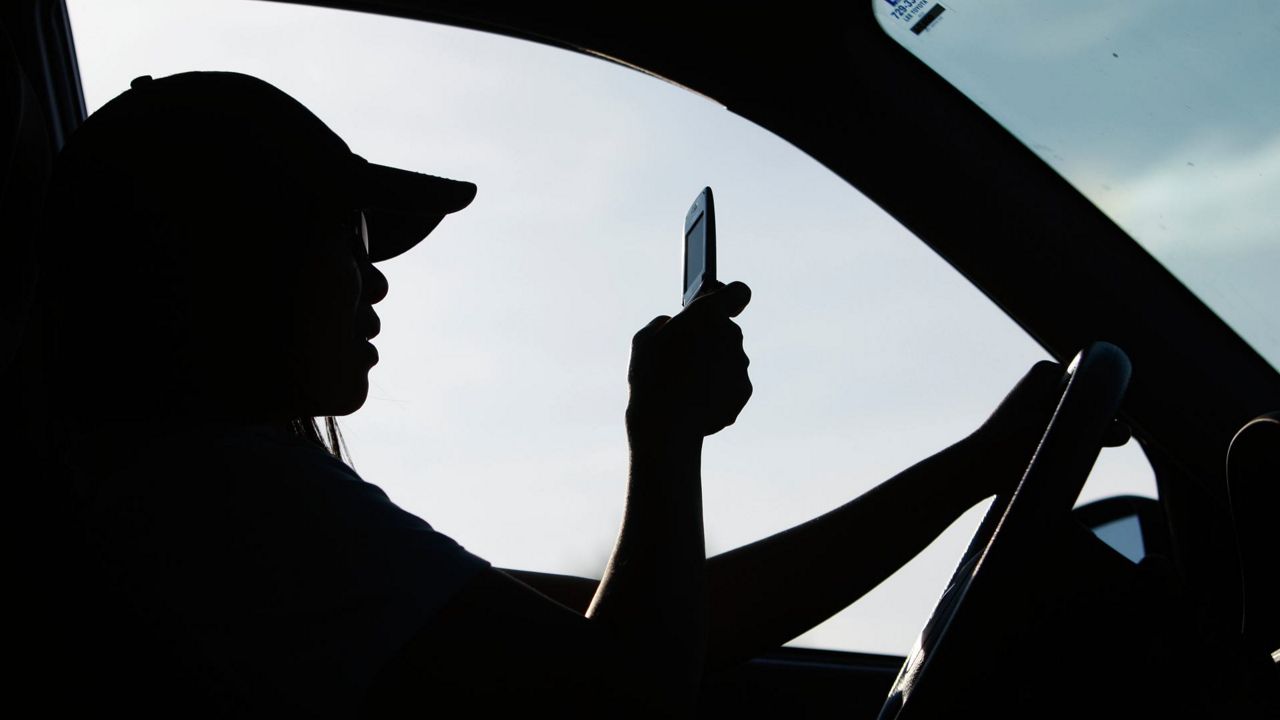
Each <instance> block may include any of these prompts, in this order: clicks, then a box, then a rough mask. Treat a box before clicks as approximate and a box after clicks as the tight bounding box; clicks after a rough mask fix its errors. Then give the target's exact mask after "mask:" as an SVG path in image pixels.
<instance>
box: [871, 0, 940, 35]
mask: <svg viewBox="0 0 1280 720" xmlns="http://www.w3.org/2000/svg"><path fill="white" fill-rule="evenodd" d="M884 1H885V2H886V3H888V4H889V6H890V7H892V8H893V9H892V10H890V11H889V17H890V18H892V19H894V20H899V21H901V22H903V23H904V24H906V26H907V27H909V28H911V32H913V33H915V34H916V35H919V34H920V33H922V32H924V31H925V30H928V29H929V28H930V27H931V26H932V25H933V24H934V23H935V22H937V20H938V17H939V16H940V15H942V13H943V12H945V11H946V8H945V7H943V6H942V5H940V4H939V3H936V2H934V1H933V0H884Z"/></svg>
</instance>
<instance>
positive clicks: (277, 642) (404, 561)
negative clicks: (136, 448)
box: [140, 436, 488, 716]
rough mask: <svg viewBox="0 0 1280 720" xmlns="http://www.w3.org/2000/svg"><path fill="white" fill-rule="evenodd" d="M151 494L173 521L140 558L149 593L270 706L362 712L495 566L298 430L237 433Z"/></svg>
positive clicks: (227, 682) (211, 659)
mask: <svg viewBox="0 0 1280 720" xmlns="http://www.w3.org/2000/svg"><path fill="white" fill-rule="evenodd" d="M170 480H175V478H170ZM155 489H156V488H153V490H155ZM149 496H150V499H151V500H154V501H159V502H160V505H159V506H156V507H155V510H156V511H157V512H156V513H155V514H156V515H158V516H163V518H164V519H163V520H161V521H159V522H157V523H155V524H154V527H153V528H152V529H151V530H152V531H151V532H149V533H148V534H150V535H154V537H152V538H151V542H149V543H148V544H149V551H148V553H144V554H143V555H141V557H143V558H144V560H143V562H144V563H145V564H146V565H147V568H146V571H145V572H144V573H142V574H140V575H145V573H154V578H149V579H148V580H147V583H148V584H151V585H153V587H151V588H150V590H149V591H148V592H147V593H146V595H147V597H148V598H149V599H150V601H151V602H153V603H155V604H156V605H157V607H156V610H157V612H158V613H161V614H163V615H165V616H166V617H170V618H172V622H173V623H175V625H176V626H177V627H176V628H175V630H176V631H177V632H180V633H182V634H183V635H185V636H186V637H187V638H189V644H190V645H191V646H192V650H193V651H194V652H198V653H200V654H201V655H202V662H201V664H202V665H204V666H207V667H209V668H211V669H212V670H213V671H214V672H216V673H217V674H218V675H219V676H220V677H219V679H218V681H217V684H218V685H220V686H222V687H225V688H228V690H229V691H230V692H234V693H235V694H236V695H237V696H239V697H238V702H237V703H236V704H238V705H247V706H249V707H254V708H257V709H267V708H270V709H274V710H280V711H284V712H287V713H289V714H301V715H307V716H327V715H352V714H354V713H355V712H356V710H357V709H358V707H359V704H360V703H361V701H362V700H363V698H364V695H365V693H366V691H367V690H368V688H369V686H370V685H371V684H372V682H373V680H374V678H375V677H376V675H377V673H378V671H379V670H380V669H381V667H382V666H383V665H384V664H385V663H386V661H387V660H388V659H390V657H391V656H392V655H393V654H394V653H396V652H397V651H398V650H399V649H400V647H401V646H402V645H403V644H404V643H405V642H407V641H408V640H409V638H411V637H412V636H413V635H414V634H415V633H416V632H417V631H418V630H419V629H420V628H421V627H422V626H423V625H425V624H426V623H427V621H428V620H429V619H430V618H431V616H432V615H433V614H434V613H436V612H438V611H439V610H440V609H441V608H442V607H443V606H444V605H445V604H446V603H447V602H448V601H449V599H450V598H451V597H452V596H453V595H454V594H455V593H456V592H457V591H458V590H459V589H460V588H461V587H462V586H463V585H464V584H466V583H467V582H468V581H469V580H470V579H471V578H472V577H473V576H475V575H476V574H477V573H478V572H479V571H480V570H481V569H482V568H485V567H487V566H488V563H487V562H486V561H484V560H482V559H480V558H479V557H476V556H475V555H472V554H471V553H469V552H467V551H466V550H464V549H463V548H462V547H461V546H459V545H458V544H457V543H456V542H454V541H453V540H452V539H450V538H449V537H447V536H445V535H443V534H441V533H439V532H436V531H435V530H434V529H433V528H432V527H431V526H430V525H429V524H427V523H426V522H425V521H423V520H422V519H421V518H418V517H416V516H414V515H413V514H411V513H409V512H406V511H405V510H403V509H401V508H399V507H398V506H396V505H395V504H394V503H393V502H391V500H390V499H389V498H388V497H387V495H386V493H384V492H383V491H382V490H381V489H380V488H378V487H377V486H375V485H372V484H370V483H367V482H365V481H364V480H362V479H360V477H359V476H358V475H356V474H355V472H354V471H353V470H351V469H350V468H348V467H347V466H346V465H343V464H342V463H341V462H339V461H337V460H336V459H334V458H332V457H329V456H328V455H327V454H325V453H324V452H322V451H320V450H319V449H316V448H311V447H302V446H299V445H298V444H296V443H291V442H289V441H285V440H276V439H274V438H273V439H270V440H263V439H261V438H257V437H252V436H251V437H245V438H236V439H234V440H232V441H228V444H226V445H223V446H221V447H220V448H219V451H218V452H217V453H215V454H214V457H211V458H208V461H207V462H204V463H203V464H202V467H201V468H199V469H198V471H197V472H195V473H193V474H191V475H188V477H186V478H183V480H182V481H181V482H171V483H170V487H169V488H168V489H167V490H164V491H161V492H152V493H150V494H149ZM148 554H149V557H148Z"/></svg>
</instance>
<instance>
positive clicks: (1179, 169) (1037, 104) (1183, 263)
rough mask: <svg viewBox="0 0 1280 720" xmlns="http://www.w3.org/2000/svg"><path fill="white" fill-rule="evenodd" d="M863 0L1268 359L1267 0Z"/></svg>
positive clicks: (1272, 346)
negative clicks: (1233, 0) (1234, 0)
mask: <svg viewBox="0 0 1280 720" xmlns="http://www.w3.org/2000/svg"><path fill="white" fill-rule="evenodd" d="M874 7H875V12H876V16H877V18H878V20H879V22H880V24H881V26H882V27H883V28H884V29H885V31H886V32H888V33H889V35H890V36H891V37H893V38H894V39H896V40H897V41H898V42H899V43H901V44H902V45H903V46H904V47H906V48H907V49H908V50H910V51H911V52H912V53H913V54H915V55H916V56H917V57H919V58H920V59H921V60H923V61H924V62H926V63H928V64H929V65H930V66H931V67H932V68H933V69H934V70H936V71H937V72H938V73H939V74H941V75H942V76H943V77H945V78H946V79H947V80H948V81H949V82H951V83H952V84H953V85H955V86H956V87H957V88H958V89H960V90H961V91H962V92H964V93H965V94H967V95H968V96H969V97H970V98H971V99H972V100H973V101H974V102H976V103H977V104H978V105H979V106H981V107H982V108H983V109H984V110H986V111H987V112H988V113H990V114H991V115H992V116H993V117H994V118H995V119H997V120H999V121H1000V122H1001V123H1002V124H1003V125H1004V126H1005V127H1006V128H1007V129H1008V130H1009V131H1010V132H1012V133H1013V134H1014V135H1016V136H1017V137H1018V138H1019V139H1020V140H1021V141H1022V142H1023V143H1025V144H1026V145H1027V146H1028V147H1029V148H1031V150H1033V151H1034V152H1035V153H1036V154H1038V155H1039V156H1040V158H1041V159H1043V160H1044V161H1045V162H1046V163H1048V164H1049V165H1050V166H1052V167H1053V168H1054V169H1055V170H1057V171H1058V172H1059V173H1061V174H1062V175H1063V177H1065V178H1066V179H1067V180H1068V181H1070V182H1071V183H1072V184H1073V185H1075V187H1076V188H1077V189H1079V190H1080V191H1081V192H1082V193H1084V194H1085V196H1086V197H1088V198H1089V199H1090V200H1091V201H1092V202H1093V203H1094V204H1095V205H1097V206H1098V207H1099V208H1100V209H1101V210H1102V211H1103V212H1105V213H1107V214H1108V215H1109V216H1110V217H1111V218H1112V220H1114V221H1115V222H1116V223H1117V224H1118V225H1120V227H1122V228H1123V229H1124V230H1125V231H1126V232H1127V233H1129V235H1130V236H1132V237H1133V238H1134V239H1135V240H1137V241H1138V243H1140V244H1141V245H1142V246H1143V247H1144V248H1145V249H1146V250H1147V251H1148V252H1149V253H1151V254H1152V255H1153V256H1155V258H1156V259H1157V260H1159V261H1160V262H1161V263H1162V264H1163V265H1164V266H1165V267H1166V268H1168V269H1169V270H1170V272H1172V273H1173V274H1174V275H1175V276H1177V278H1178V279H1179V280H1181V281H1182V282H1183V284H1185V285H1186V286H1187V287H1188V288H1190V289H1191V290H1192V292H1194V293H1196V295H1198V296H1199V297H1200V299H1201V300H1202V301H1204V302H1205V303H1206V304H1207V305H1208V306H1209V307H1210V308H1212V309H1213V310H1214V312H1216V313H1217V314H1218V315H1219V316H1220V317H1221V318H1222V319H1223V320H1225V321H1226V322H1227V323H1228V324H1229V325H1231V327H1232V328H1233V329H1234V330H1235V331H1236V332H1237V333H1239V334H1240V335H1241V336H1242V337H1243V338H1244V339H1245V340H1246V341H1247V342H1249V343H1250V344H1251V345H1252V346H1253V348H1254V349H1255V350H1257V351H1258V353H1259V354H1261V355H1262V356H1263V357H1264V358H1265V359H1266V360H1267V362H1269V363H1271V365H1272V367H1280V322H1277V318H1276V312H1275V308H1276V307H1280V282H1277V279H1276V276H1277V271H1280V212H1277V211H1276V209H1275V203H1276V201H1277V199H1280V82H1277V81H1276V77H1277V76H1280V4H1277V3H1272V2H1248V3H1243V4H1232V5H1223V4H1221V3H1193V2H1183V3H1169V2H1160V1H1159V0H1135V1H1133V2H1125V3H1116V2H1104V1H1103V0H1075V1H1073V2H1047V1H1044V0H1040V1H1035V2H1027V0H984V2H974V1H973V0H946V2H941V3H940V2H937V0H874Z"/></svg>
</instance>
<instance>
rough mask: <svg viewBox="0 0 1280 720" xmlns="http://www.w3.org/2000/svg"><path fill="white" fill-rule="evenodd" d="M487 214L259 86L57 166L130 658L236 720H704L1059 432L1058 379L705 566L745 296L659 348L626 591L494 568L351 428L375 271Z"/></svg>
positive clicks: (56, 371) (136, 116)
mask: <svg viewBox="0 0 1280 720" xmlns="http://www.w3.org/2000/svg"><path fill="white" fill-rule="evenodd" d="M475 192H476V189H475V186H474V185H471V184H469V183H464V182H458V181H454V180H447V179H443V178H437V177H432V176H428V175H422V174H418V173H413V172H408V171H405V170H398V169H394V168H389V167H385V166H380V165H375V164H372V163H369V162H367V161H365V160H364V159H362V158H360V157H359V156H357V155H355V154H354V153H352V151H351V150H350V149H349V148H348V147H347V146H346V144H345V143H344V142H343V141H342V140H341V139H339V138H338V136H337V135H336V134H334V133H333V132H332V131H331V130H330V129H329V128H328V127H326V126H325V125H324V124H323V123H322V122H321V121H320V120H319V119H318V118H316V117H315V115H313V114H312V113H311V112H310V111H308V110H307V109H306V108H305V107H303V106H302V105H301V104H300V103H298V102H297V101H296V100H294V99H293V98H291V97H289V96H288V95H286V94H285V93H283V92H282V91H280V90H279V89H277V88H275V87H273V86H271V85H269V84H268V83H266V82H263V81H261V80H258V79H255V78H252V77H249V76H245V75H239V74H235V73H214V72H199V73H184V74H180V75H174V76H171V77H167V78H160V79H152V78H149V77H144V78H139V79H138V80H135V81H134V83H133V85H132V87H131V89H129V90H128V91H126V92H125V93H124V94H122V95H121V96H119V97H117V98H116V99H114V100H112V101H111V102H109V103H108V104H107V105H105V106H104V107H103V108H102V109H100V110H99V111H98V112H96V113H95V114H94V115H93V116H92V117H90V118H89V119H88V120H87V121H86V122H85V123H84V125H83V126H82V127H81V128H80V129H79V130H78V131H77V132H76V133H75V135H74V136H73V137H72V138H71V139H70V141H69V142H68V144H67V146H66V148H65V149H64V150H63V152H62V153H61V154H60V156H59V158H58V160H57V163H56V166H55V171H54V178H53V181H52V183H51V190H50V203H49V212H48V233H47V242H46V243H45V245H46V246H45V248H44V251H43V257H42V279H41V297H42V301H41V302H42V305H43V307H44V312H45V313H46V316H47V318H48V321H49V327H51V328H52V332H51V333H50V340H49V365H48V366H49V378H50V387H51V388H53V391H52V392H53V395H52V396H51V399H50V402H51V404H52V408H53V411H54V412H53V413H52V416H53V417H55V418H56V423H55V424H54V426H53V435H54V437H56V438H57V447H58V453H59V457H60V458H62V461H63V462H65V464H66V466H67V468H68V469H69V471H68V474H67V477H68V480H67V482H68V484H69V487H70V488H71V491H72V493H73V496H74V498H75V507H76V513H77V515H76V516H75V517H76V518H77V519H76V523H77V524H78V527H80V529H81V531H82V532H83V533H84V537H85V543H86V548H88V550H87V552H89V553H90V555H91V560H92V563H93V564H94V566H95V567H96V568H97V569H98V571H99V572H100V577H101V579H102V580H101V582H102V586H103V588H102V589H103V592H105V593H109V594H112V595H113V596H115V597H118V598H122V599H123V604H124V606H126V607H127V609H128V611H129V613H128V617H129V618H132V620H131V622H136V623H137V624H138V625H139V626H140V627H145V628H146V631H147V632H146V633H144V634H140V635H139V637H146V638H150V640H149V641H148V643H147V644H142V643H138V647H135V648H133V650H134V651H135V652H137V653H141V654H148V653H153V658H154V659H155V663H154V664H155V665H163V666H165V669H166V671H167V672H169V673H170V674H171V677H170V678H169V681H170V682H178V683H180V686H181V687H183V688H185V689H186V690H187V691H189V692H190V693H191V697H198V698H200V702H201V703H202V707H204V708H206V709H207V710H209V711H210V712H216V713H222V714H256V713H265V712H266V711H277V712H285V713H289V714H293V715H301V714H305V715H354V714H357V713H360V712H366V713H369V714H374V715H380V714H396V713H398V712H403V711H405V710H407V709H414V710H417V711H422V710H424V709H437V710H439V709H441V708H443V707H448V706H449V704H450V703H454V702H458V703H465V704H466V706H467V707H468V708H470V710H471V711H472V712H482V711H483V710H485V709H487V708H490V709H491V708H496V707H507V708H511V707H517V708H521V709H533V708H539V707H542V708H549V709H554V711H555V712H556V713H557V714H558V715H561V716H564V715H568V716H575V715H585V714H586V713H589V712H591V713H597V712H605V713H607V714H610V715H615V716H625V715H628V714H635V715H638V716H646V715H648V714H660V715H669V714H683V713H686V712H689V711H691V709H692V708H693V707H694V705H695V703H696V698H697V692H698V687H699V683H700V682H701V679H702V676H703V673H704V671H706V670H707V669H714V668H722V667H727V666H729V665H732V664H734V663H737V662H741V661H742V660H745V659H747V658H750V657H752V656H754V655H756V654H758V653H760V652H762V651H764V650H767V649H770V648H773V647H776V646H778V645H780V644H781V643H783V642H786V641H787V640H789V639H791V638H793V637H795V636H796V635H798V634H800V633H802V632H804V631H805V630H808V629H809V628H811V627H813V626H814V625H816V624H818V623H819V622H821V621H822V620H824V619H825V618H827V617H829V616H830V615H832V614H833V613H835V612H836V611H838V610H840V609H841V608H843V607H845V606H846V605H848V604H849V603H851V602H853V601H854V600H856V599H857V598H858V597H860V596H861V595H863V594H864V593H866V592H867V591H868V590H870V589H871V588H872V587H874V586H875V585H877V584H878V583H879V582H880V581H881V580H883V579H884V578H886V577H887V576H888V575H890V574H891V573H892V572H893V571H894V570H896V569H897V568H898V567H900V566H901V565H903V564H904V563H905V562H906V561H907V560H909V559H910V558H911V557H913V556H914V555H915V554H916V553H917V552H919V551H920V550H921V549H923V548H924V547H925V546H926V545H927V544H928V543H929V542H930V541H931V540H932V539H933V538H934V537H936V536H937V535H938V534H939V533H940V532H941V531H942V530H943V529H945V528H946V527H947V525H949V524H950V523H951V522H952V521H953V520H954V519H956V517H958V516H959V515H960V514H961V513H962V512H963V511H964V510H965V509H967V508H969V507H970V506H972V505H973V504H975V503H977V502H978V501H980V500H981V499H983V498H985V497H987V496H989V495H992V494H994V493H996V492H999V491H1002V490H1007V489H1008V488H1010V487H1012V485H1013V483H1015V482H1016V480H1017V479H1018V475H1019V472H1020V470H1021V469H1022V466H1023V465H1025V462H1026V459H1027V458H1028V457H1029V455H1030V449H1031V448H1032V447H1034V442H1035V440H1036V431H1038V430H1039V429H1040V428H1041V427H1043V419H1044V417H1045V416H1046V412H1047V405H1046V403H1048V402H1049V399H1050V398H1052V396H1053V389H1054V388H1055V387H1056V386H1057V383H1058V381H1059V378H1060V371H1059V370H1058V369H1057V368H1056V366H1052V365H1050V364H1047V363H1045V364H1041V365H1038V366H1036V367H1035V368H1033V369H1032V371H1031V372H1030V373H1029V374H1028V375H1027V376H1026V377H1025V378H1024V379H1023V380H1022V382H1020V383H1019V385H1018V386H1017V387H1016V388H1015V389H1014V391H1013V392H1012V393H1011V394H1010V395H1009V397H1008V398H1006V400H1005V402H1004V403H1002V404H1001V405H1000V407H999V408H998V409H997V411H996V412H995V413H994V414H993V415H992V417H991V419H990V420H989V421H987V422H986V423H985V424H984V425H983V426H982V427H980V428H979V429H977V430H976V431H975V432H974V433H973V434H971V435H970V436H968V437H966V438H964V439H962V440H961V441H960V442H958V443H956V444H955V445H953V446H951V447H950V448H947V449H946V450H943V451H942V452H940V453H938V454H937V455H934V456H933V457H931V458H928V459H926V460H924V461H923V462H921V463H919V464H917V465H915V466H914V467H912V468H910V469H908V470H906V471H904V472H902V473H901V474H899V475H898V476H896V477H894V478H892V479H890V480H888V481H886V482H885V483H883V484H882V485H880V486H879V487H877V488H875V489H874V490H872V491H870V492H869V493H867V494H865V495H863V496H862V497H860V498H857V499H856V500H853V501H852V502H850V503H849V504H847V505H845V506H842V507H840V508H837V509H835V510H833V511H832V512H830V513H828V514H826V515H823V516H821V517H819V518H816V519H814V520H812V521H810V522H808V523H805V524H803V525H800V526H798V527H796V528H793V529H791V530H788V531H786V532H783V533H780V534H778V535H775V536H773V537H770V538H766V539H764V540H761V541H759V542H756V543H753V544H751V545H748V546H745V547H742V548H739V549H737V550H734V551H731V552H729V553H725V554H723V555H720V556H717V557H714V558H711V559H707V558H706V557H705V551H704V544H703V535H702V507H701V488H700V472H701V448H702V443H703V438H705V437H706V436H708V435H711V434H714V433H716V432H718V431H720V430H722V429H724V428H725V427H727V426H729V425H731V424H733V422H734V421H735V419H736V417H737V415H738V413H739V412H740V411H741V410H742V408H743V407H744V406H745V404H746V402H747V400H748V398H749V397H750V394H751V384H750V380H749V378H748V374H747V365H748V362H747V357H746V355H745V353H744V351H743V345H742V334H741V332H740V330H739V329H738V327H737V325H736V324H734V323H733V321H732V318H733V317H735V316H736V315H737V314H738V313H740V312H742V311H743V309H744V308H745V307H746V305H747V304H748V302H749V300H750V290H749V289H748V288H747V287H746V286H745V285H743V284H742V283H736V282H735V283H731V284H729V285H722V286H718V287H716V288H715V289H713V290H712V291H711V292H709V293H707V294H705V295H703V296H702V297H700V298H698V299H697V300H696V301H694V302H693V303H691V304H690V305H689V306H688V307H687V308H686V309H684V310H683V311H682V312H680V313H679V314H677V315H676V316H674V317H667V316H661V317H658V318H656V319H654V320H653V321H652V322H651V323H649V324H648V325H647V326H645V327H644V328H642V329H641V330H640V331H639V332H638V333H636V335H635V338H634V341H633V346H632V355H631V365H630V371H629V374H628V380H629V383H630V391H631V392H630V400H629V404H628V407H627V409H626V414H625V422H626V429H627V434H628V439H629V442H630V454H631V463H630V476H629V485H628V490H627V502H626V509H625V515H624V520H623V524H622V528H621V530H620V532H619V535H618V539H617V543H616V546H615V548H614V550H613V554H612V557H611V559H610V561H609V563H608V566H607V567H606V568H605V569H604V572H603V578H602V579H601V580H600V581H599V582H598V583H596V582H595V581H591V582H589V583H586V581H583V582H574V581H565V580H563V579H558V578H554V577H550V576H540V575H537V574H519V573H510V572H506V571H502V570H499V569H497V568H494V567H492V566H491V565H490V564H489V563H488V562H486V561H484V560H483V559H481V558H479V557H476V556H475V555H473V554H471V553H469V552H467V551H466V550H465V549H463V548H462V547H461V546H460V545H458V544H457V543H456V542H455V541H453V540H452V539H450V538H448V537H446V536H444V535H442V534H441V533H439V532H437V531H435V530H434V529H433V528H432V527H431V526H430V525H429V524H428V523H427V522H425V521H424V520H422V519H420V518H418V517H415V516H413V515H411V514H410V513H408V512H405V511H404V510H402V509H400V508H398V507H397V506H395V505H394V504H393V503H392V502H391V501H390V500H389V499H388V498H387V496H386V495H385V493H383V492H382V491H381V490H380V489H378V488H377V487H376V486H375V485H373V484H370V483H368V482H366V481H364V480H363V479H362V478H360V477H359V476H358V475H357V474H356V473H355V472H354V470H352V469H351V467H349V466H348V465H347V464H346V463H344V462H343V461H342V453H341V447H340V445H341V443H340V437H339V435H338V433H337V429H336V425H335V424H334V421H333V417H334V416H340V415H346V414H349V413H351V412H354V411H355V410H356V409H358V408H359V407H360V406H361V405H362V404H363V403H364V401H365V398H366V395H367V393H368V372H369V370H370V368H371V367H372V366H373V364H374V363H376V362H377V354H376V351H375V350H374V349H373V346H372V345H371V344H370V343H369V342H368V340H370V339H371V338H373V337H374V336H376V335H377V334H378V331H379V320H378V317H377V315H376V313H375V312H374V309H373V308H374V306H375V305H376V304H377V303H378V302H379V301H380V300H382V299H383V297H384V296H385V294H386V293H387V281H386V278H385V277H384V276H383V275H382V273H381V272H380V271H379V270H378V268H377V266H376V265H375V263H377V262H379V261H382V260H386V259H388V258H392V257H395V256H397V255H399V254H400V253H402V252H405V251H406V250H408V249H409V248H410V247H412V246H413V245H414V244H416V243H417V242H419V241H420V240H422V238H423V237H424V236H426V235H427V234H428V233H429V232H431V231H432V230H433V228H435V227H436V225H437V224H439V223H440V222H441V220H442V219H443V218H444V217H445V216H446V215H448V214H450V213H453V212H456V211H458V210H461V209H462V208H464V207H466V206H467V205H468V203H470V202H471V200H472V198H473V196H474V194H475ZM318 418H326V420H325V421H324V425H325V426H326V431H322V430H321V424H320V423H319V422H318V420H317V419H318ZM886 538H892V542H886ZM584 583H586V584H585V585H584ZM175 678H177V679H175Z"/></svg>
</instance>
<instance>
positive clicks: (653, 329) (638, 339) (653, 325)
mask: <svg viewBox="0 0 1280 720" xmlns="http://www.w3.org/2000/svg"><path fill="white" fill-rule="evenodd" d="M668 322H671V316H670V315H659V316H658V317H656V318H654V319H652V320H650V321H649V324H648V325H645V326H644V327H642V328H640V329H639V330H637V331H636V334H635V335H633V336H632V337H631V347H633V348H634V347H635V346H637V345H641V344H643V343H644V342H645V341H647V340H648V339H649V338H651V337H653V335H654V334H655V333H657V332H658V331H659V330H661V329H662V327H663V326H664V325H666V324H667V323H668Z"/></svg>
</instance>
